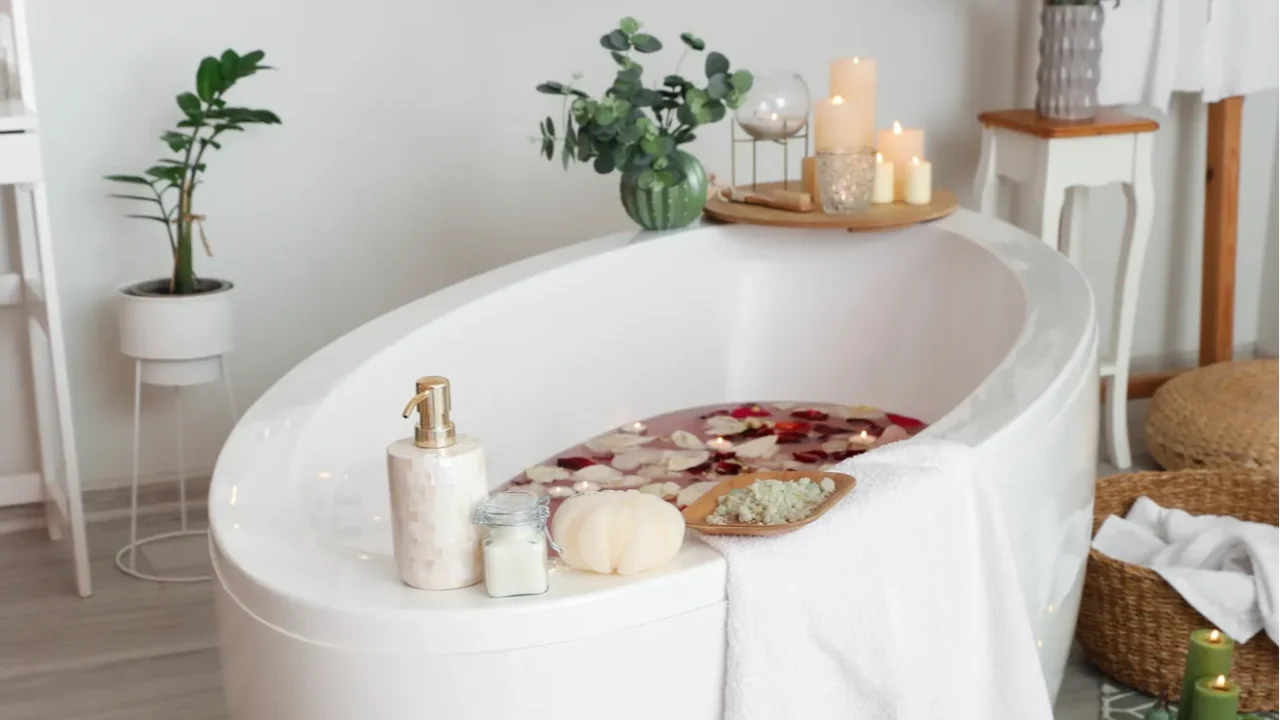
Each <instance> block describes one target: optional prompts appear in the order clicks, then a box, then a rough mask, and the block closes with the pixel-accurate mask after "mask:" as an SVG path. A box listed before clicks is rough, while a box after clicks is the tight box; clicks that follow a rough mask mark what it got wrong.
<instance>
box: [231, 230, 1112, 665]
mask: <svg viewBox="0 0 1280 720" xmlns="http://www.w3.org/2000/svg"><path fill="white" fill-rule="evenodd" d="M933 226H934V227H936V228H938V229H939V230H943V231H946V232H950V233H954V234H957V235H960V236H961V237H962V238H963V239H964V240H966V241H968V242H972V243H974V244H975V245H977V246H979V247H981V248H984V249H986V250H987V251H988V252H990V253H991V254H992V255H993V256H995V258H996V259H997V260H999V261H1000V262H1002V264H1003V265H1004V266H1005V267H1006V268H1007V269H1008V270H1009V271H1010V272H1011V273H1012V274H1013V275H1014V277H1015V278H1016V279H1017V280H1018V282H1019V284H1020V285H1021V287H1022V289H1023V292H1024V296H1025V299H1026V308H1027V312H1028V317H1029V316H1030V314H1031V313H1032V311H1033V310H1042V311H1044V312H1046V313H1053V312H1055V311H1056V310H1060V309H1061V308H1063V307H1065V308H1068V309H1069V311H1070V312H1069V313H1068V314H1070V315H1072V316H1073V322H1072V323H1070V328H1072V329H1074V330H1075V332H1074V333H1067V334H1068V335H1074V343H1068V347H1065V348H1063V350H1064V352H1059V354H1058V355H1056V356H1054V358H1053V360H1055V361H1056V362H1055V370H1054V371H1053V372H1052V373H1051V374H1050V376H1048V377H1042V378H1039V380H1041V381H1043V384H1042V386H1040V387H1039V388H1038V389H1035V388H1030V387H1026V388H1020V389H1023V390H1025V391H1027V392H1034V396H1033V399H1032V400H1030V401H1029V402H1026V403H1024V404H1017V403H1016V402H1015V403H1013V404H1008V403H1005V404H1004V405H1003V406H1001V405H1000V403H999V397H998V395H999V391H1000V390H1001V388H1000V387H998V386H999V385H1000V382H1001V381H1002V380H1006V379H1008V378H1007V377H1005V376H1006V375H1007V374H1008V373H1009V368H1010V367H1011V359H1015V358H1016V356H1017V354H1018V352H1019V350H1020V349H1022V348H1024V346H1025V345H1026V344H1027V343H1029V342H1034V341H1035V340H1036V339H1037V338H1039V336H1038V335H1037V334H1036V330H1035V328H1034V327H1033V324H1032V323H1029V322H1028V317H1024V321H1023V327H1022V329H1021V331H1020V333H1019V335H1018V337H1017V338H1016V339H1015V341H1014V343H1013V346H1012V347H1011V348H1010V349H1009V351H1008V352H1007V353H1006V356H1005V357H1004V359H1002V361H1001V362H1000V363H999V364H997V365H996V367H995V368H993V369H992V371H991V372H990V373H989V374H988V375H987V376H986V377H985V378H984V379H983V380H982V381H981V382H980V384H979V385H978V387H977V388H976V389H975V391H974V392H972V393H971V394H970V395H969V396H967V397H966V398H965V399H964V400H963V401H961V402H960V403H958V404H957V405H956V406H955V407H954V408H952V409H951V410H950V411H949V412H947V413H946V414H945V415H944V416H943V417H942V418H940V419H939V420H938V421H937V422H936V423H935V425H934V427H931V428H930V431H928V435H929V436H934V437H938V436H945V437H949V438H952V439H958V440H960V441H962V442H966V443H967V444H970V445H975V446H976V445H980V444H981V443H983V442H985V441H986V440H987V439H990V438H992V437H995V435H996V434H997V433H1004V432H1008V431H1010V429H1011V428H1012V427H1013V426H1014V425H1016V423H1017V421H1018V420H1019V419H1020V418H1022V417H1023V416H1025V415H1027V414H1029V413H1030V411H1031V410H1032V409H1033V408H1036V407H1038V406H1040V405H1042V404H1043V403H1045V402H1050V401H1051V397H1050V396H1051V395H1052V393H1053V389H1054V388H1055V386H1061V385H1062V384H1063V383H1064V382H1069V378H1068V376H1071V375H1074V374H1075V373H1073V372H1069V371H1070V370H1072V369H1073V368H1075V369H1077V370H1078V366H1079V363H1080V362H1081V355H1082V353H1084V352H1085V351H1086V348H1087V347H1088V346H1089V343H1090V342H1091V338H1092V337H1093V335H1092V332H1091V330H1092V328H1091V327H1088V326H1087V325H1089V324H1092V323H1093V319H1092V312H1093V296H1092V293H1091V292H1090V291H1089V288H1088V284H1087V283H1086V282H1085V281H1084V278H1083V276H1081V275H1080V274H1079V272H1078V271H1077V270H1076V269H1075V268H1073V267H1072V266H1071V265H1070V264H1069V263H1068V262H1067V261H1066V259H1065V258H1063V257H1061V256H1060V255H1058V254H1057V253H1056V251H1054V250H1053V249H1051V248H1048V247H1047V246H1045V245H1044V244H1043V243H1040V242H1039V241H1037V240H1035V239H1034V238H1032V237H1031V236H1030V235H1028V234H1026V233H1024V232H1023V231H1021V230H1019V229H1017V228H1015V227H1013V226H1010V225H1007V224H1005V223H1002V222H1000V221H998V220H994V219H992V218H987V217H983V216H980V215H977V214H975V213H972V212H969V211H965V210H961V211H959V212H957V213H956V214H955V215H953V216H951V217H950V218H947V219H945V220H942V221H939V222H937V223H934V224H933ZM712 227H717V228H719V227H724V226H712ZM703 229H705V228H704V227H697V228H688V229H684V230H681V231H675V232H673V233H644V232H623V233H615V234H612V235H608V236H604V237H601V238H596V239H593V240H588V241H585V242H582V243H577V244H574V245H570V246H567V247H565V248H560V249H557V250H552V251H550V252H547V253H542V254H539V255H535V256H532V257H530V258H526V259H524V260H520V261H517V262H514V263H511V264H508V265H505V266H502V267H499V268H496V269H494V270H491V271H489V272H486V273H483V274H481V275H478V276H476V277H473V278H470V279H468V280H464V281H462V282H459V283H456V284H454V285H451V286H449V287H447V288H444V289H442V290H440V291H437V292H435V293H431V294H429V295H427V296H425V297H423V298H420V299H419V300H416V301H413V302H410V303H407V304H406V305H403V306H401V307H399V308H396V309H394V310H391V311H390V312H388V313H386V314H384V315H382V316H380V317H378V318H375V319H374V320H371V321H370V322H368V323H366V324H364V325H362V326H360V327H358V328H356V329H355V330H353V331H351V332H350V333H347V334H346V335H344V336H342V337H340V338H339V339H337V340H335V341H333V342H332V343H330V344H329V345H327V346H325V347H324V348H322V349H321V350H319V351H317V352H316V353H314V354H313V355H311V356H310V357H308V358H307V359H305V360H303V361H302V362H301V363H299V364H298V365H297V366H295V367H294V368H293V369H291V370H290V371H289V372H288V373H286V374H285V376H284V377H282V378H281V379H280V380H279V381H277V382H276V383H275V384H274V385H273V386H272V387H271V388H270V389H269V390H268V391H267V392H266V393H264V394H263V395H262V397H261V398H259V400H258V401H257V402H255V403H254V404H253V406H252V407H251V408H250V409H249V411H248V412H246V413H245V415H244V417H243V418H242V419H241V420H240V421H239V422H238V423H237V425H236V427H235V429H234V430H233V431H232V434H231V436H230V437H229V438H228V440H227V443H226V445H225V446H224V448H223V451H222V453H221V454H220V456H219V459H218V463H217V466H216V467H215V470H214V474H213V480H212V482H211V487H210V498H209V516H210V548H211V553H212V554H213V555H214V557H215V558H216V560H217V563H218V566H219V570H220V572H219V573H218V581H219V583H220V584H222V585H223V587H224V588H225V589H226V590H227V592H228V594H229V595H230V596H231V597H232V598H233V599H234V600H235V602H236V603H238V604H239V605H240V606H241V607H242V608H244V609H245V610H246V611H247V612H249V613H251V614H252V615H254V616H255V617H257V618H258V619H259V620H260V621H261V622H263V623H264V624H267V625H269V626H271V627H274V628H276V629H277V630H279V631H281V632H286V633H288V634H290V635H293V636H295V637H298V638H300V639H306V640H307V641H309V642H316V643H319V644H326V645H334V646H343V647H352V648H360V649H367V650H411V651H414V652H423V651H424V643H423V638H425V637H430V639H431V642H430V646H431V647H432V648H433V649H432V650H431V651H430V652H432V653H435V652H440V653H452V652H492V651H500V650H504V649H511V648H515V647H529V646H534V645H538V644H548V643H553V642H563V641H566V640H572V639H576V638H580V637H588V636H591V635H594V634H599V633H601V632H610V631H614V630H620V629H624V628H628V627H635V626H639V625H643V624H645V623H647V622H653V621H656V620H660V619H663V618H665V617H669V616H671V615H673V614H678V613H680V612H687V611H691V610H695V609H697V608H700V607H705V606H707V605H710V604H714V603H716V602H723V601H724V575H725V570H726V568H725V563H724V560H723V558H721V557H720V556H719V555H718V554H716V553H715V552H714V551H712V550H710V548H709V546H706V545H705V544H702V543H700V542H696V541H693V542H690V543H687V545H688V546H689V549H686V550H684V551H682V553H681V554H682V556H684V557H683V559H684V560H685V561H687V562H684V563H681V564H680V566H679V567H677V568H675V570H674V571H673V572H664V573H662V574H659V575H654V576H649V577H646V578H645V579H644V581H643V583H644V584H647V585H650V586H652V587H651V588H650V589H651V590H659V589H663V588H665V589H666V590H667V591H668V592H667V593H666V594H667V595H669V596H670V595H677V596H678V597H679V600H680V601H679V602H669V603H661V602H659V603H656V604H651V605H646V606H643V607H642V606H641V604H639V603H634V602H625V601H621V600H619V601H617V602H615V603H613V604H610V603H608V602H605V603H596V604H597V605H601V604H603V605H608V606H609V609H608V610H607V611H602V612H599V613H589V614H590V615H593V616H594V615H604V614H608V615H609V616H610V617H608V618H604V617H601V618H595V619H594V620H591V621H588V618H586V617H584V614H583V613H581V607H580V606H581V605H582V604H583V603H584V602H586V600H585V597H584V596H583V595H576V596H570V597H568V598H562V599H563V600H565V602H562V603H559V604H560V605H562V606H564V607H560V608H558V610H560V611H563V612H565V613H566V615H565V616H566V617H568V616H572V617H573V618H574V620H575V621H576V622H575V623H573V625H574V627H573V629H572V630H569V629H568V628H565V627H563V626H561V627H559V628H556V630H555V632H541V633H539V632H527V631H524V632H520V631H517V632H511V630H512V628H511V627H510V626H507V624H506V623H502V622H499V623H497V625H496V626H493V627H488V628H487V629H486V631H485V632H483V633H479V634H477V633H464V632H454V631H449V630H448V629H447V628H446V627H445V626H447V625H450V624H453V625H468V626H470V625H474V624H476V623H470V622H466V623H459V622H458V621H459V620H460V619H461V618H460V617H459V615H458V614H457V613H456V612H439V611H435V612H433V611H432V610H433V609H432V608H428V607H424V606H423V604H422V603H421V602H413V601H409V602H406V603H405V604H404V605H403V606H401V607H393V608H388V607H373V608H354V609H353V608H351V607H348V606H343V605H339V604H335V603H331V602H326V601H325V600H326V596H325V593H323V592H317V591H316V584H315V583H314V582H312V583H311V587H310V589H311V591H310V592H300V591H299V590H298V588H297V587H293V586H290V585H288V584H287V583H282V582H280V581H279V577H280V576H279V574H278V573H276V572H272V568H271V567H270V566H268V567H267V568H266V571H263V570H262V568H258V567H253V560H254V558H253V557H252V552H251V551H252V546H251V545H245V544H244V543H239V544H237V543H238V541H236V540H235V539H234V538H235V537H236V536H237V535H238V533H237V530H238V529H239V527H238V525H235V520H234V518H235V515H234V513H231V512H230V509H231V508H230V505H232V504H234V498H235V493H234V483H235V482H236V480H237V478H238V477H240V476H241V475H240V474H241V473H245V472H255V471H258V472H261V471H262V469H261V468H260V467H259V462H258V461H259V460H271V459H272V458H274V459H275V460H276V461H277V462H278V461H280V460H281V459H284V460H290V459H291V458H292V455H293V450H294V448H295V444H296V442H297V440H298V438H299V436H300V435H301V432H302V429H303V427H304V426H305V424H306V422H307V421H308V419H309V418H310V417H311V415H312V414H313V413H314V412H315V410H316V408H317V407H318V406H319V405H320V404H321V401H322V399H323V398H324V397H325V396H326V395H327V394H328V392H329V391H330V390H332V388H333V387H334V386H336V385H338V384H339V383H341V382H343V381H344V380H345V379H346V378H347V377H348V376H349V375H350V374H351V373H352V372H354V371H356V370H357V369H359V368H360V367H361V366H362V365H363V364H364V363H365V362H367V361H369V360H370V359H372V358H374V357H377V356H379V355H380V354H381V353H383V352H387V351H389V350H390V347H391V344H392V343H393V342H394V339H396V338H398V337H401V336H403V335H404V334H406V333H408V332H411V331H413V330H416V329H418V328H420V327H421V326H423V325H424V324H427V323H429V322H431V321H433V320H434V319H437V318H439V317H442V316H444V315H446V314H448V313H450V312H452V311H453V310H455V309H457V308H460V307H462V306H464V305H466V304H468V303H470V302H473V301H475V300H477V299H479V298H481V297H484V296H486V295H489V294H491V293H493V292H496V291H499V290H501V289H504V288H506V287H508V286H510V285H512V284H514V283H517V282H520V281H523V280H527V279H529V278H532V277H535V276H537V275H540V274H542V273H545V272H548V271H551V270H555V269H559V268H563V267H566V266H568V265H571V264H574V263H577V262H579V261H582V260H586V259H589V258H592V257H595V256H597V255H599V254H602V253H606V252H611V251H613V250H616V249H620V248H623V247H626V246H627V245H630V244H632V243H635V242H643V241H646V240H648V239H650V238H653V237H669V236H671V235H679V234H683V233H689V232H698V231H701V230H703ZM1051 257H1052V259H1050V258H1051ZM1047 280H1052V282H1046V281H1047ZM1052 287H1059V288H1066V289H1067V290H1068V291H1069V292H1071V293H1075V295H1074V296H1073V297H1070V298H1068V300H1071V302H1062V298H1049V297H1047V296H1046V293H1047V292H1048V291H1049V288H1052ZM1081 291H1083V295H1080V294H1079V293H1080V292H1081ZM1078 299H1083V300H1084V302H1083V303H1079V302H1074V301H1075V300H1078ZM1040 303H1043V304H1042V305H1041V304H1040ZM1073 305H1074V306H1075V307H1074V308H1072V306H1073ZM1081 306H1083V307H1081ZM1074 316H1079V317H1074ZM1083 317H1087V318H1088V319H1087V322H1085V321H1083V320H1081V318H1083ZM1044 325H1045V324H1044V323H1040V327H1041V328H1043V327H1044ZM364 348H374V349H373V350H371V351H370V350H367V349H364ZM1013 379H1014V380H1015V381H1018V380H1023V381H1025V380H1026V378H1018V377H1015V378H1013ZM1006 389H1007V388H1006ZM1014 394H1015V395H1016V394H1017V393H1014ZM983 398H987V400H989V401H990V402H993V403H995V404H994V405H992V407H1003V408H1004V409H1005V411H1006V412H1005V414H1004V415H1003V416H996V418H997V419H996V420H994V421H993V420H992V418H991V417H988V416H987V415H984V416H983V417H982V421H981V422H979V421H976V420H974V419H973V417H972V407H973V404H974V403H975V402H977V401H979V400H982V399H983ZM935 428H936V429H935ZM273 429H274V430H275V431H276V434H277V436H281V435H283V437H278V439H279V441H280V442H281V443H282V444H279V445H277V443H276V442H272V443H270V444H271V445H275V446H276V447H275V448H273V449H272V450H270V451H264V449H263V448H264V446H263V444H262V442H261V441H260V439H259V438H260V436H261V434H262V433H263V432H271V431H272V430H273ZM286 466H287V465H286ZM246 468H247V470H246ZM276 469H277V470H278V469H279V468H276ZM268 472H269V471H268ZM263 474H267V473H263ZM280 487H281V488H282V490H281V491H280V492H292V486H291V485H290V484H288V483H281V484H280ZM285 504H287V503H285ZM233 526H234V527H233ZM228 539H231V542H227V541H228ZM240 548H243V549H240ZM246 557H247V558H248V563H246V562H243V559H244V558H246ZM637 584H639V583H637ZM402 591H403V592H404V593H414V594H417V595H418V597H419V598H421V593H420V592H419V591H414V590H410V589H408V588H403V589H402ZM612 594H614V595H616V594H617V593H612ZM624 594H626V593H624ZM645 594H646V595H648V596H650V598H652V596H653V595H654V593H645ZM658 594H662V593H658ZM591 595H592V593H590V592H589V593H587V596H591ZM406 597H409V598H412V597H413V596H406ZM483 602H484V603H485V604H486V605H487V607H484V608H483V609H482V608H481V607H480V606H479V605H477V606H476V608H474V609H470V610H463V611H462V612H463V613H464V614H465V613H470V612H475V613H483V615H482V616H480V617H477V618H476V620H477V621H478V622H479V623H480V624H485V623H487V622H488V621H487V620H486V619H485V616H488V617H489V619H495V618H496V616H497V615H498V614H499V613H495V612H494V606H493V605H492V604H491V603H492V601H489V600H487V599H485V600H484V601H483ZM618 602H621V603H622V605H624V606H626V607H627V608H628V611H627V612H618V611H617V609H616V608H617V604H618ZM572 606H578V610H579V612H578V613H576V614H574V613H573V607H572ZM556 610H557V608H555V607H538V609H537V611H538V612H539V613H544V612H545V613H548V614H549V615H555V614H556V612H555V611H556ZM486 611H487V612H486ZM501 614H503V615H512V614H513V613H501ZM516 614H517V615H523V613H516ZM546 619H547V620H549V621H550V620H552V619H553V618H552V617H550V616H548V617H547V618H546ZM526 620H527V618H526ZM524 624H525V625H531V624H532V623H528V622H527V621H526V622H524ZM539 624H544V625H554V624H556V623H554V622H547V623H539ZM415 626H416V629H417V631H416V632H409V631H408V630H409V627H415ZM455 630H456V628H455Z"/></svg>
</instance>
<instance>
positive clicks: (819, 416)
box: [791, 409, 831, 422]
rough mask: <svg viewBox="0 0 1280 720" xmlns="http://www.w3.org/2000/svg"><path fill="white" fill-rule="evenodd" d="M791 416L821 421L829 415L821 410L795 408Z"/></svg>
mask: <svg viewBox="0 0 1280 720" xmlns="http://www.w3.org/2000/svg"><path fill="white" fill-rule="evenodd" d="M791 417H793V418H800V419H801V420H813V421H814V422H822V421H823V420H826V419H827V418H828V417H831V416H830V415H827V414H826V413H824V412H822V411H821V410H813V409H809V410H796V411H795V412H793V413H791Z"/></svg>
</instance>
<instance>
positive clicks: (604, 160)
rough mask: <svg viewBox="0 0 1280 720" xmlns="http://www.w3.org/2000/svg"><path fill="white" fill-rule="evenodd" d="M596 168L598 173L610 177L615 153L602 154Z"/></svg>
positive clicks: (598, 158)
mask: <svg viewBox="0 0 1280 720" xmlns="http://www.w3.org/2000/svg"><path fill="white" fill-rule="evenodd" d="M594 167H595V169H596V172H598V173H600V174H601V175H608V174H609V173H611V172H613V168H614V165H613V153H600V154H599V155H597V156H596V162H595V165H594Z"/></svg>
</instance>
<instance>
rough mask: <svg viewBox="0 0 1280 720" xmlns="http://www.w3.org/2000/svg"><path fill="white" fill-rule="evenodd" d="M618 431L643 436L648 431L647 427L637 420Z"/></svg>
mask: <svg viewBox="0 0 1280 720" xmlns="http://www.w3.org/2000/svg"><path fill="white" fill-rule="evenodd" d="M618 429H619V430H621V431H622V432H627V433H632V434H634V435H643V434H644V432H645V431H646V430H648V429H649V426H648V425H645V424H644V423H642V422H640V421H639V420H637V421H636V422H633V423H631V424H629V425H623V426H622V427H620V428H618Z"/></svg>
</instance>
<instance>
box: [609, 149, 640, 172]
mask: <svg viewBox="0 0 1280 720" xmlns="http://www.w3.org/2000/svg"><path fill="white" fill-rule="evenodd" d="M635 151H636V150H635V148H634V147H632V146H629V145H617V146H614V148H613V166H614V167H615V168H625V167H626V166H627V164H628V163H630V162H631V155H632V154H633V153H634V152H635Z"/></svg>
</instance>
